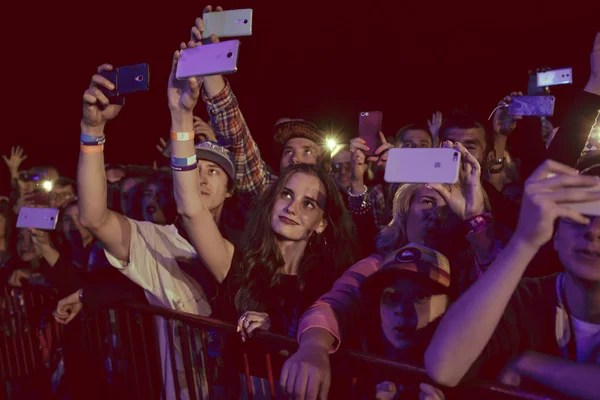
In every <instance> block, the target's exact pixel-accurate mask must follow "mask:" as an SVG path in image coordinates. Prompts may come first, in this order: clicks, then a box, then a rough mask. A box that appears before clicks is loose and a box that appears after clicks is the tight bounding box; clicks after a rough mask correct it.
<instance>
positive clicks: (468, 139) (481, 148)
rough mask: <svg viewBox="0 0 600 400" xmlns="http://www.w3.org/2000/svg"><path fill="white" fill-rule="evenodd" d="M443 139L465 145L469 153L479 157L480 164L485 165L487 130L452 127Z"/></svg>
mask: <svg viewBox="0 0 600 400" xmlns="http://www.w3.org/2000/svg"><path fill="white" fill-rule="evenodd" d="M443 140H450V141H451V142H458V143H460V144H462V145H463V146H465V148H466V149H467V150H469V153H471V155H472V156H473V157H475V158H476V159H477V161H478V162H479V164H480V165H485V161H486V157H487V155H486V148H485V146H486V143H485V131H484V130H483V129H482V128H469V129H461V128H450V129H448V131H447V132H446V134H445V137H444V138H443Z"/></svg>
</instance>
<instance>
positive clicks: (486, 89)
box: [0, 0, 600, 194]
mask: <svg viewBox="0 0 600 400" xmlns="http://www.w3.org/2000/svg"><path fill="white" fill-rule="evenodd" d="M389 3H390V4H387V2H370V3H364V4H362V5H357V6H355V7H350V6H349V4H350V2H342V1H322V2H297V1H260V2H257V1H245V2H244V1H227V2H223V3H221V5H222V6H223V7H224V8H227V9H233V8H253V9H254V26H253V29H254V35H253V36H252V37H247V38H242V48H241V52H240V62H239V70H238V72H237V73H236V74H235V75H233V76H231V77H230V80H231V82H232V85H233V89H234V91H235V93H236V95H237V96H238V99H239V101H240V103H241V106H242V111H243V112H244V115H245V117H246V120H247V122H248V123H249V125H250V128H251V130H252V132H253V134H254V137H255V138H256V139H257V141H258V142H259V145H260V147H261V149H262V153H263V155H264V156H265V158H266V159H267V160H268V161H270V162H271V164H275V165H276V164H277V161H276V160H277V156H276V155H273V154H270V152H269V150H270V147H269V144H270V141H271V139H272V138H271V132H272V126H273V124H274V122H275V121H276V120H277V119H278V118H280V117H300V118H306V119H311V120H313V121H315V122H316V123H317V124H319V125H320V126H322V127H323V128H330V127H335V128H337V129H342V130H343V132H344V133H345V135H346V136H348V137H350V136H354V135H356V126H357V124H358V113H359V112H360V111H372V110H381V111H383V113H384V119H383V121H384V122H383V126H384V131H385V132H386V134H387V135H392V134H394V133H395V131H396V130H397V129H398V128H399V127H400V126H402V125H404V124H406V123H411V122H415V121H423V122H424V121H425V119H426V118H427V117H428V116H429V115H430V114H431V112H433V111H435V110H441V111H442V112H449V111H451V110H452V109H454V108H460V107H463V106H464V105H469V107H470V108H471V109H472V110H474V111H477V112H480V113H481V116H482V118H487V115H488V114H489V111H491V109H492V108H494V106H495V104H496V102H497V101H498V100H499V99H500V98H501V97H503V96H504V95H505V94H508V93H509V92H510V91H512V90H519V89H521V90H525V89H526V83H527V70H528V69H530V68H535V67H539V66H545V65H548V66H551V67H556V68H558V67H566V66H572V67H573V68H574V79H575V84H574V85H572V86H570V87H561V88H560V89H559V90H557V91H555V93H554V94H555V95H556V96H557V97H558V100H557V108H558V109H557V113H558V114H560V113H561V110H563V109H564V107H565V105H567V104H568V102H569V99H570V98H571V96H572V95H573V93H574V91H576V90H579V89H581V88H582V87H583V85H584V84H585V80H586V79H587V75H588V73H589V52H590V49H591V46H592V43H593V38H594V33H595V31H597V30H598V29H599V28H600V21H599V17H598V8H597V7H596V10H593V9H592V8H591V4H592V3H594V2H587V3H588V4H590V6H588V7H585V6H583V5H577V3H576V2H566V3H563V4H564V6H562V7H563V8H562V9H561V8H560V7H557V6H556V5H555V3H556V4H560V3H557V2H536V3H533V2H525V1H522V2H518V3H517V2H515V3H513V2H511V3H510V4H509V3H508V2H507V3H501V4H500V3H497V4H500V5H495V4H496V3H492V2H469V3H465V2H443V4H442V5H436V4H435V2H425V1H418V2H389ZM366 4H368V5H366ZM458 4H460V5H458ZM512 4H515V7H516V8H511V5H512ZM203 6H204V5H203V4H201V3H198V2H197V1H193V2H192V1H188V0H179V1H170V2H165V1H156V2H148V1H146V2H139V1H137V2H134V1H130V0H127V1H120V2H106V3H103V2H100V1H95V2H87V1H85V2H84V1H82V2H77V3H76V4H75V5H73V6H71V5H66V4H64V3H59V2H46V3H42V4H36V3H30V2H17V3H13V4H12V5H11V7H13V8H14V10H11V12H10V13H7V12H3V17H4V18H3V23H2V24H0V29H1V32H2V36H3V38H4V40H3V53H4V56H3V57H2V59H3V62H2V64H3V70H4V73H3V77H4V80H3V85H2V88H3V93H4V102H3V107H2V108H3V112H2V116H3V122H4V129H5V130H4V131H3V133H2V140H1V142H0V153H3V154H6V153H7V152H8V151H9V150H10V146H12V145H16V144H21V145H24V146H25V148H26V151H27V153H28V154H29V159H28V160H27V161H26V163H25V165H24V167H25V168H28V167H31V166H33V165H55V166H57V167H58V168H59V169H60V170H61V172H63V173H64V174H66V175H70V176H72V177H74V174H75V168H76V163H77V154H78V135H79V121H80V119H81V96H82V94H83V91H84V90H85V88H86V86H87V84H88V82H89V79H90V77H91V75H92V74H93V73H94V71H95V68H96V66H97V65H99V64H101V63H104V62H111V63H113V65H115V66H120V65H128V64H134V63H139V62H148V63H150V66H151V76H152V79H151V91H150V92H149V93H146V94H138V95H135V96H132V97H131V98H130V99H129V100H128V104H127V106H126V107H125V109H124V110H123V112H122V113H121V116H120V117H119V118H118V120H116V121H114V122H113V123H111V124H109V126H108V129H107V145H106V157H107V161H110V162H121V163H131V164H136V163H139V164H150V163H152V161H153V160H154V159H156V158H157V157H158V153H157V152H156V150H155V144H156V143H157V142H158V138H159V137H161V136H162V137H166V136H167V134H168V131H169V123H170V121H169V113H168V109H167V107H166V95H165V88H166V78H167V76H168V73H169V68H170V60H171V55H172V52H173V51H174V50H175V49H176V48H178V45H179V43H180V42H181V41H182V40H187V39H188V37H189V29H190V27H191V26H192V24H193V21H194V19H195V17H196V16H199V15H200V14H201V12H202V8H203ZM5 7H6V6H5ZM4 11H6V10H4ZM200 115H202V116H205V115H206V112H205V111H204V109H201V114H200ZM557 117H558V115H557ZM0 179H1V180H0V182H1V183H0V193H2V194H5V193H6V192H7V191H8V187H7V186H8V185H7V182H8V175H7V173H6V168H4V167H3V168H2V173H1V174H0Z"/></svg>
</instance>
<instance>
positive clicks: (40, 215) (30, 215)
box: [17, 207, 59, 231]
mask: <svg viewBox="0 0 600 400" xmlns="http://www.w3.org/2000/svg"><path fill="white" fill-rule="evenodd" d="M58 213H59V209H58V208H47V207H46V208H38V207H21V210H20V211H19V216H18V217H17V228H33V229H44V230H50V231H51V230H54V229H56V223H57V222H58Z"/></svg>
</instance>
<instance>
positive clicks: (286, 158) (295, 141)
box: [279, 137, 320, 171]
mask: <svg viewBox="0 0 600 400" xmlns="http://www.w3.org/2000/svg"><path fill="white" fill-rule="evenodd" d="M319 155H320V149H319V146H318V145H317V144H316V143H315V142H313V141H312V140H308V139H306V138H302V137H296V138H291V139H290V140H288V141H287V142H286V143H285V146H284V147H283V154H282V155H281V162H280V164H279V167H280V169H281V170H282V171H283V170H284V169H285V168H287V167H288V166H289V165H291V164H312V165H316V164H317V162H318V161H319Z"/></svg>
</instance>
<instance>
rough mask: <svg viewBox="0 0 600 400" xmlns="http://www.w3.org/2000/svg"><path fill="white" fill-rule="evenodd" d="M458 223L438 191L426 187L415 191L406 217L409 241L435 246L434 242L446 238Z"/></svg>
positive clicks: (457, 219)
mask: <svg viewBox="0 0 600 400" xmlns="http://www.w3.org/2000/svg"><path fill="white" fill-rule="evenodd" d="M459 224H460V220H459V218H458V217H457V216H456V215H455V214H454V213H453V212H452V210H450V207H449V206H448V205H447V204H446V201H444V199H443V198H442V196H440V194H439V193H438V192H436V191H435V190H433V189H430V188H427V187H422V188H420V189H418V190H417V191H416V192H415V194H414V196H413V197H412V200H411V202H410V207H409V209H408V215H407V218H406V236H407V239H408V241H409V242H411V243H417V244H422V245H425V246H428V247H432V248H437V246H436V243H438V241H439V240H446V239H447V238H448V235H449V234H450V233H451V232H453V230H454V227H456V226H458V225H459Z"/></svg>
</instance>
